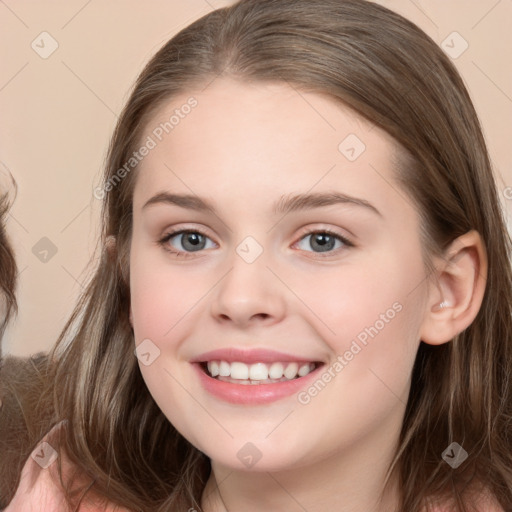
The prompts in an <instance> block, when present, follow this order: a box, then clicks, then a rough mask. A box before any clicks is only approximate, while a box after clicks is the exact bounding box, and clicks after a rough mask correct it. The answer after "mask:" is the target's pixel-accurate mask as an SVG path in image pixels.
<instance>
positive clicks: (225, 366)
mask: <svg viewBox="0 0 512 512" xmlns="http://www.w3.org/2000/svg"><path fill="white" fill-rule="evenodd" d="M219 375H220V376H221V377H229V376H230V375H231V365H230V364H229V363H226V361H221V362H220V363H219Z"/></svg>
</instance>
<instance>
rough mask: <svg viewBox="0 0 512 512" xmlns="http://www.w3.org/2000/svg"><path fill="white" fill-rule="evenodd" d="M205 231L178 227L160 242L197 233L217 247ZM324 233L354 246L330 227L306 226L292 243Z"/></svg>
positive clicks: (346, 237)
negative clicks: (185, 234)
mask: <svg viewBox="0 0 512 512" xmlns="http://www.w3.org/2000/svg"><path fill="white" fill-rule="evenodd" d="M206 231H207V230H206V229H203V228H197V227H188V226H184V227H180V228H176V229H170V230H169V231H168V232H166V233H165V234H164V235H163V236H162V237H161V238H160V240H167V241H169V240H170V239H171V238H174V237H175V236H178V235H182V234H184V233H199V234H200V235H202V236H206V237H207V238H209V239H210V240H211V241H212V242H213V243H215V244H216V245H218V243H217V242H216V241H215V240H214V238H213V237H211V236H210V235H209V234H207V233H206ZM326 232H327V233H329V234H331V235H332V236H335V237H338V238H339V239H340V240H341V241H342V242H343V243H344V244H345V245H350V246H355V243H354V241H353V239H352V236H346V235H344V234H342V233H339V232H338V229H336V228H330V227H328V228H324V227H316V228H313V227H307V226H305V227H303V228H301V229H300V230H299V234H298V235H297V237H298V238H297V240H296V241H295V242H294V245H295V244H296V243H297V242H299V241H300V240H302V239H303V238H304V237H306V236H310V235H313V234H315V233H326ZM190 254H193V253H190Z"/></svg>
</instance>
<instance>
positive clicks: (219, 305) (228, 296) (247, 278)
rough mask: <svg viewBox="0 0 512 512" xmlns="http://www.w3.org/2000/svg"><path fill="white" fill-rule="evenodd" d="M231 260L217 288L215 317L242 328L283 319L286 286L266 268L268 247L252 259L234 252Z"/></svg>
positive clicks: (268, 323) (214, 305)
mask: <svg viewBox="0 0 512 512" xmlns="http://www.w3.org/2000/svg"><path fill="white" fill-rule="evenodd" d="M230 263H231V265H230V270H229V271H228V272H227V274H225V276H224V277H223V278H222V279H221V281H220V283H219V284H218V285H217V286H216V287H215V289H214V295H213V300H212V303H211V313H212V315H213V317H214V318H215V320H216V321H217V322H219V323H224V324H232V325H234V326H237V327H240V328H247V327H250V326H251V325H261V324H265V325H272V324H275V323H278V322H279V321H281V320H282V318H283V317H284V315H285V310H286V304H285V297H284V292H285V290H284V286H283V284H282V283H281V282H280V281H279V279H278V278H277V277H276V275H275V273H274V272H272V271H270V270H269V268H267V264H268V260H267V258H266V255H265V251H264V252H263V254H261V255H260V256H259V257H258V258H257V259H256V260H255V261H253V262H252V263H248V262H247V261H245V260H244V259H243V258H242V257H240V256H239V255H238V254H237V253H236V252H235V253H234V255H233V257H232V258H231V260H230Z"/></svg>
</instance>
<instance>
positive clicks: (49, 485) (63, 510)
mask: <svg viewBox="0 0 512 512" xmlns="http://www.w3.org/2000/svg"><path fill="white" fill-rule="evenodd" d="M63 424H64V422H60V423H57V425H55V426H54V427H53V428H52V429H51V430H50V432H48V434H47V435H46V436H45V437H44V438H43V439H42V440H41V442H40V443H39V444H38V445H37V447H36V448H35V450H34V451H33V452H32V453H31V454H30V456H29V458H28V459H27V461H26V462H25V465H24V466H23V470H22V472H21V479H20V484H19V486H18V488H17V489H16V494H15V495H14V498H13V499H12V501H11V502H10V503H9V505H8V506H7V508H6V509H4V512H71V509H70V507H69V506H68V505H67V504H66V501H65V498H64V491H63V489H62V488H61V487H60V485H59V482H60V480H59V476H58V466H57V463H56V460H57V458H58V457H59V453H57V451H56V450H55V449H54V448H53V446H52V442H53V444H54V445H55V446H57V443H56V442H54V440H55V436H56V434H58V430H59V429H60V427H61V426H62V425H63ZM61 463H62V468H63V473H64V474H67V472H68V471H69V470H70V469H72V466H71V464H70V462H69V461H68V460H67V458H66V457H65V456H64V455H62V461H61ZM82 483H83V484H87V483H90V479H89V478H87V477H85V476H84V477H83V478H82V479H80V484H82ZM89 494H91V493H87V494H86V495H85V497H84V499H83V500H82V503H81V504H80V507H79V512H130V511H129V510H128V509H126V508H122V507H119V506H116V505H114V504H111V503H109V504H108V505H104V504H100V503H99V502H98V501H97V500H94V499H93V498H92V496H89Z"/></svg>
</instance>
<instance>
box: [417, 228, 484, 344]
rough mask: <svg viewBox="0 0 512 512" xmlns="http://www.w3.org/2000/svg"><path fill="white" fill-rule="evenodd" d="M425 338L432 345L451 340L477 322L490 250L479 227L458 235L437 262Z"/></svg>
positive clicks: (429, 296)
mask: <svg viewBox="0 0 512 512" xmlns="http://www.w3.org/2000/svg"><path fill="white" fill-rule="evenodd" d="M436 269H437V271H436V275H435V276H432V279H431V286H430V290H429V295H428V302H427V307H426V311H425V316H424V320H423V324H422V326H421V332H420V334H421V340H422V341H424V342H425V343H428V344H431V345H440V344H442V343H446V342H448V341H451V340H452V339H453V338H454V337H455V336H456V335H457V334H459V333H460V332H462V331H463V330H464V329H466V328H467V327H469V325H470V324H471V323H472V322H473V320H474V319H475V317H476V315H477V314H478V311H479V310H480V306H481V305H482V300H483V297H484V293H485V283H486V278H487V254H486V251H485V247H484V244H483V242H482V238H481V237H480V235H479V233H478V232H477V231H474V230H473V231H469V232H468V233H466V234H464V235H462V236H460V237H458V238H457V239H455V240H454V241H453V242H452V243H451V244H450V246H449V247H448V249H447V250H446V251H445V254H444V257H443V258H439V259H438V261H437V262H436Z"/></svg>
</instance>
